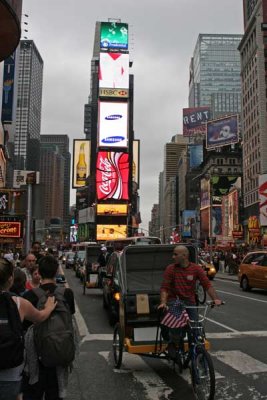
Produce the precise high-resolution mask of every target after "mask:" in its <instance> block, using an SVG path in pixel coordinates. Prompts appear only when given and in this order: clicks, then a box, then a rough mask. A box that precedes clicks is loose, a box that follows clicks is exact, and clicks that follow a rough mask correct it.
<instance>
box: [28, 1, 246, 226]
mask: <svg viewBox="0 0 267 400" xmlns="http://www.w3.org/2000/svg"><path fill="white" fill-rule="evenodd" d="M23 13H24V14H27V15H28V16H29V17H28V18H27V17H25V16H23V18H22V26H23V27H24V29H27V30H28V32H22V38H23V37H26V38H28V39H32V40H34V42H35V44H36V46H37V48H38V50H39V52H40V54H41V56H42V58H43V60H44V81H43V99H42V125H41V134H67V135H68V136H69V138H70V151H71V150H72V140H73V139H83V138H84V137H85V136H84V133H83V120H84V114H83V111H84V104H85V103H87V99H88V95H89V91H90V72H91V71H90V62H91V58H92V52H93V42H94V32H95V23H96V21H107V20H108V18H115V19H121V22H126V23H128V24H129V36H130V48H129V50H130V58H131V60H132V61H133V67H132V68H131V70H130V73H132V74H134V81H135V86H134V131H135V138H136V139H140V147H141V149H140V150H141V152H140V153H141V154H140V190H139V194H140V211H141V217H142V224H141V227H142V228H144V229H148V221H149V220H150V217H151V209H152V206H153V204H154V203H157V202H158V177H159V173H160V172H161V171H162V170H163V155H164V145H165V143H167V142H170V141H171V138H172V136H173V135H176V134H181V133H182V109H183V108H186V107H188V81H189V63H190V59H191V57H192V55H193V51H194V48H195V45H196V41H197V38H198V35H199V34H200V33H232V34H242V33H243V1H242V0H164V1H158V0H142V1H141V0H139V1H132V0H109V1H106V0H97V1H93V0H91V1H88V0H43V1H41V0H23ZM23 22H27V23H28V25H25V24H23ZM74 203H75V190H71V204H74Z"/></svg>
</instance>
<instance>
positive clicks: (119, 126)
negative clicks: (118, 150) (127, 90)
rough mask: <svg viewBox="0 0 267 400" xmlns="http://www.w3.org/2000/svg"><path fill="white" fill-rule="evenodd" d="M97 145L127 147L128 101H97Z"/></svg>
mask: <svg viewBox="0 0 267 400" xmlns="http://www.w3.org/2000/svg"><path fill="white" fill-rule="evenodd" d="M98 146H99V147H128V103H125V102H124V103H122V102H103V101H100V102H99V118H98Z"/></svg>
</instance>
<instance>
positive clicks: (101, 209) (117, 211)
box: [96, 204, 128, 215]
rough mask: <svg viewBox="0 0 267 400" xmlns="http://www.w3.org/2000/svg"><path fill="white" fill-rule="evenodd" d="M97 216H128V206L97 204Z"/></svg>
mask: <svg viewBox="0 0 267 400" xmlns="http://www.w3.org/2000/svg"><path fill="white" fill-rule="evenodd" d="M96 210H97V211H96V212H97V215H127V213H128V206H127V204H97V206H96Z"/></svg>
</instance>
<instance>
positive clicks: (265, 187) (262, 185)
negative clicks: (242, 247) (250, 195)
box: [259, 174, 267, 226]
mask: <svg viewBox="0 0 267 400" xmlns="http://www.w3.org/2000/svg"><path fill="white" fill-rule="evenodd" d="M259 200H260V203H259V208H260V223H261V226H267V174H263V175H259Z"/></svg>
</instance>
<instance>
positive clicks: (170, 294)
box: [158, 245, 222, 342]
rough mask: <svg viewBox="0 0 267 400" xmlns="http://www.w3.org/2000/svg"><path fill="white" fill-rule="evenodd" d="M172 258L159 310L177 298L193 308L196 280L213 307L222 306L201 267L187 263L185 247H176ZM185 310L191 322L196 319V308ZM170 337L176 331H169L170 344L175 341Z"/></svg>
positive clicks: (164, 279) (187, 256)
mask: <svg viewBox="0 0 267 400" xmlns="http://www.w3.org/2000/svg"><path fill="white" fill-rule="evenodd" d="M172 258H173V260H174V263H173V264H170V265H168V266H167V267H166V269H165V271H164V274H163V282H162V284H161V289H160V305H159V307H158V308H159V309H166V308H167V307H168V306H169V305H171V304H173V303H174V302H175V301H176V300H177V298H179V299H180V300H181V301H182V302H183V303H184V305H185V307H186V306H194V305H195V304H196V299H195V291H196V281H197V280H199V281H200V283H201V285H202V286H203V288H204V289H205V290H206V291H207V293H208V295H209V296H210V298H211V299H212V300H213V302H214V304H215V305H217V306H220V305H221V304H222V301H221V300H220V299H219V298H218V296H217V294H216V292H215V289H214V288H213V286H212V285H211V283H210V281H209V279H208V277H207V275H206V273H205V272H204V271H203V269H202V267H200V266H199V265H197V264H195V263H192V262H190V261H189V250H188V248H187V247H186V246H183V245H180V246H176V247H175V248H174V251H173V256H172ZM186 310H187V313H188V315H189V318H190V319H191V320H195V321H196V320H197V319H198V315H197V309H196V308H187V309H186ZM172 334H173V335H172ZM172 336H177V330H173V329H169V337H170V342H173V341H174V340H175V338H174V337H173V338H172Z"/></svg>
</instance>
